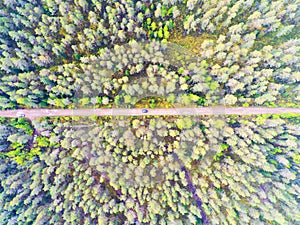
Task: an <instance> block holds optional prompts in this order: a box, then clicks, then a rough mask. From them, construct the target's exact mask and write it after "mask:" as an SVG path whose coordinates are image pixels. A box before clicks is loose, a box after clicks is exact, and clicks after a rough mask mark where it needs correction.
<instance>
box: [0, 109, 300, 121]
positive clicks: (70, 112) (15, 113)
mask: <svg viewBox="0 0 300 225" xmlns="http://www.w3.org/2000/svg"><path fill="white" fill-rule="evenodd" d="M280 113H299V114H300V108H266V107H247V108H246V107H236V108H225V107H215V108H214V107H199V108H169V109H148V113H142V110H141V109H19V110H6V111H0V117H19V115H20V114H25V117H26V118H29V119H34V118H36V117H45V116H92V115H97V116H145V115H151V116H153V115H157V116H160V115H190V116H192V115H257V114H280Z"/></svg>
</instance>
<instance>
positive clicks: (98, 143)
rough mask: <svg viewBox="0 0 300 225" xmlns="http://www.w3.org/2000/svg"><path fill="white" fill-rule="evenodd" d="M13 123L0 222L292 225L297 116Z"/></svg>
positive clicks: (2, 171)
mask: <svg viewBox="0 0 300 225" xmlns="http://www.w3.org/2000/svg"><path fill="white" fill-rule="evenodd" d="M5 124H7V125H5ZM14 124H15V119H12V120H11V121H3V120H2V125H1V126H2V127H5V129H2V130H9V132H10V133H8V132H6V134H9V136H8V137H7V138H5V137H4V138H2V139H1V143H0V144H1V146H4V147H1V152H0V153H1V154H0V156H2V157H1V158H2V159H0V160H1V164H0V176H1V186H0V224H3V225H4V224H182V225H185V224H216V225H217V224H276V225H278V224H280V225H282V224H298V223H299V222H300V217H299V215H300V214H299V194H300V193H299V190H300V186H299V180H300V175H299V174H300V173H299V172H300V129H299V128H300V126H299V124H300V117H299V115H289V114H285V115H272V116H271V115H258V116H226V117H225V116H221V115H217V116H203V117H182V116H178V117H175V116H172V117H166V116H164V117H162V116H155V117H153V116H145V117H142V119H141V117H114V116H113V117H105V118H104V117H96V116H93V117H53V118H50V117H49V118H40V119H39V120H35V121H34V122H33V124H32V127H26V126H25V127H24V126H23V127H19V128H16V127H14ZM24 124H25V122H24ZM30 128H31V129H30ZM26 130H27V133H33V132H34V133H37V134H38V136H36V137H35V138H34V139H33V140H32V141H31V140H30V139H29V138H28V135H27V134H26ZM16 136H17V137H16ZM16 138H18V139H21V140H22V141H20V140H19V141H18V142H19V143H23V144H22V146H20V147H19V146H18V148H17V149H15V148H16V146H15V143H14V140H15V139H16ZM4 149H5V150H4ZM18 149H19V152H18V153H16V150H18ZM21 160H23V161H21Z"/></svg>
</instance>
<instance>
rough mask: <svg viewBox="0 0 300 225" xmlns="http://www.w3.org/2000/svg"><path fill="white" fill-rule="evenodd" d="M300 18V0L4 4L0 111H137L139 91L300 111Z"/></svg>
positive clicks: (184, 100)
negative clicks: (131, 107) (126, 108)
mask: <svg viewBox="0 0 300 225" xmlns="http://www.w3.org/2000/svg"><path fill="white" fill-rule="evenodd" d="M299 12H300V10H299V2H298V0H297V1H296V0H284V1H267V0H262V1H254V0H247V1H245V0H240V1H230V0H222V1H200V0H188V1H186V0H184V1H181V0H172V1H152V0H147V1H123V0H121V1H98V0H92V1H85V0H80V1H58V0H47V1H44V0H41V1H40V0H39V1H37V0H30V1H24V0H12V1H11V0H9V1H4V2H3V4H1V5H0V79H1V83H0V93H1V98H0V106H1V108H2V109H11V108H39V107H49V108H52V107H54V108H74V107H115V106H118V105H119V104H121V105H122V103H124V104H126V105H134V104H135V102H136V101H137V100H136V99H135V98H136V97H138V96H139V94H140V92H142V91H144V92H146V93H150V94H156V95H157V96H158V97H165V98H166V97H169V95H170V96H171V97H169V99H168V100H169V102H178V103H179V104H183V105H187V104H197V105H215V104H227V105H239V106H248V105H266V106H271V107H274V106H286V105H288V106H299V100H300V99H299V96H300V90H299V82H300V73H299V50H300V47H299V45H300V42H299V22H300V21H299V18H300V13H299ZM164 44H165V45H166V46H167V47H162V45H164ZM150 77H151V78H153V79H152V83H151V85H149V84H148V85H143V79H150ZM162 79H163V80H162ZM164 83H168V85H166V84H164ZM120 90H122V91H121V92H120ZM177 90H180V92H179V93H178V91H177ZM172 92H174V93H172ZM166 95H167V96H166Z"/></svg>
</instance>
